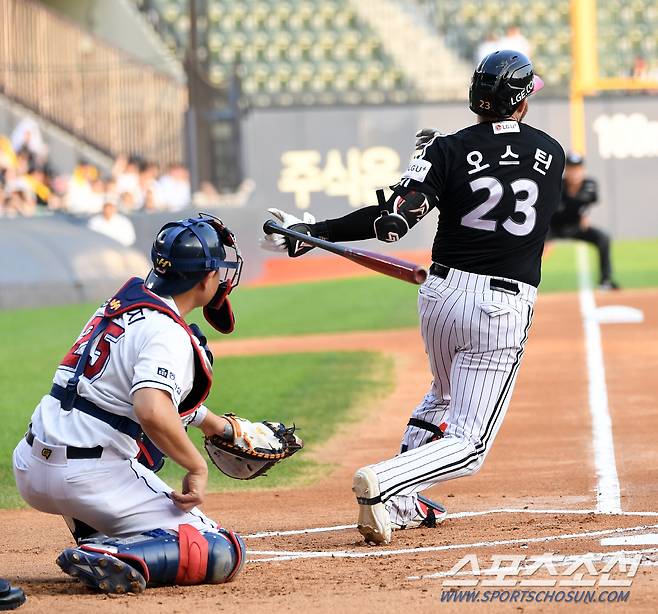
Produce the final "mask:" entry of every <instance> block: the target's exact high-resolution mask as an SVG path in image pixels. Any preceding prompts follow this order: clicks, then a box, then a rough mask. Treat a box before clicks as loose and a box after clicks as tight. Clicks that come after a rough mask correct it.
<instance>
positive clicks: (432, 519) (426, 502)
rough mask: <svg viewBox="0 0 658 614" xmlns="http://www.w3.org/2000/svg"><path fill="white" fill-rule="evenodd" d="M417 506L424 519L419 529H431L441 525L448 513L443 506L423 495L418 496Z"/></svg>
mask: <svg viewBox="0 0 658 614" xmlns="http://www.w3.org/2000/svg"><path fill="white" fill-rule="evenodd" d="M417 506H418V508H419V511H420V513H421V514H424V515H425V519H424V520H423V521H422V522H421V523H420V526H421V527H429V528H431V529H433V528H434V527H436V525H437V524H441V523H442V522H443V521H444V520H445V519H446V516H447V515H448V512H447V511H446V508H445V507H443V505H441V504H440V503H437V502H436V501H432V500H431V499H428V498H427V497H424V496H423V495H418V502H417Z"/></svg>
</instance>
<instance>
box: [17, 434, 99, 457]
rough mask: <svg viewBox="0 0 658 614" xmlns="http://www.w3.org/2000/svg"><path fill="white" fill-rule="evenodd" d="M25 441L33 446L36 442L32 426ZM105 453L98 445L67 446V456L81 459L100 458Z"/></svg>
mask: <svg viewBox="0 0 658 614" xmlns="http://www.w3.org/2000/svg"><path fill="white" fill-rule="evenodd" d="M25 441H27V445H28V446H30V447H32V445H33V444H34V433H33V432H32V426H30V428H29V429H28V431H27V433H25ZM102 455H103V446H96V447H95V448H76V447H75V446H66V458H69V459H79V458H100V457H101V456H102Z"/></svg>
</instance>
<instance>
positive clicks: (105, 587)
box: [13, 214, 303, 593]
mask: <svg viewBox="0 0 658 614" xmlns="http://www.w3.org/2000/svg"><path fill="white" fill-rule="evenodd" d="M227 250H230V251H231V254H232V256H231V258H230V259H229V258H228V257H227ZM151 259H152V261H153V269H152V270H151V272H150V273H149V275H148V277H147V278H146V281H143V280H141V279H139V278H133V279H130V280H129V281H128V282H127V283H126V284H125V285H124V286H123V287H122V288H121V289H120V290H119V291H118V292H117V293H116V294H115V295H114V296H113V297H112V298H111V299H110V300H108V301H107V302H105V303H104V304H103V305H101V307H100V308H99V309H98V310H97V311H96V312H95V313H94V314H93V316H92V317H91V319H90V320H89V322H87V324H86V325H85V326H84V328H83V330H82V332H81V334H80V336H79V337H78V339H77V340H76V342H75V343H74V344H73V347H72V348H71V350H70V351H69V352H68V354H66V356H65V357H64V358H63V360H62V362H61V364H60V365H59V367H58V368H57V370H56V372H55V377H54V379H53V386H52V388H51V390H50V392H49V394H47V395H45V396H44V397H43V399H42V400H41V402H40V403H39V405H38V406H37V408H36V409H35V411H34V413H33V414H32V420H31V423H30V425H29V428H28V431H27V434H26V435H25V437H24V439H22V440H21V441H20V442H19V444H18V445H17V447H16V449H15V450H14V455H13V462H14V475H15V478H16V484H17V485H18V489H19V491H20V493H21V496H22V497H23V498H24V499H25V501H27V503H29V504H30V505H31V506H32V507H34V508H36V509H38V510H40V511H42V512H46V513H50V514H61V515H62V516H64V518H65V520H66V521H67V524H68V526H69V528H70V530H71V532H72V533H73V537H74V538H75V540H76V543H77V547H75V548H68V549H66V550H64V552H62V553H61V554H60V555H59V557H58V558H57V564H58V565H59V566H60V567H61V568H62V570H63V571H64V572H65V573H68V574H69V575H71V576H74V577H78V578H80V580H82V581H83V582H84V583H86V584H87V585H89V586H91V587H93V588H96V589H99V590H100V591H103V592H106V593H126V592H133V593H138V592H141V591H143V590H144V589H145V587H146V586H152V585H172V584H201V583H223V582H229V581H230V580H232V579H233V578H234V577H235V576H236V574H238V573H239V572H240V570H241V569H242V567H243V565H244V561H245V554H246V552H245V546H244V542H243V541H242V539H241V538H240V537H239V536H238V535H237V534H236V533H234V532H233V531H230V530H228V529H224V528H220V527H219V526H218V525H217V523H215V522H214V521H213V520H211V519H210V518H208V517H207V516H205V515H204V514H203V513H202V512H201V511H200V510H199V508H198V506H199V505H200V504H201V503H203V500H204V493H205V489H206V482H207V479H208V466H207V463H206V460H205V459H204V458H203V456H202V455H201V453H200V452H199V451H198V450H197V448H196V447H195V446H194V444H193V443H192V441H191V440H190V439H189V438H188V436H187V433H186V428H187V427H188V426H195V427H198V428H200V429H201V431H203V433H204V435H205V441H206V449H207V451H208V453H209V454H210V457H211V459H212V460H213V462H214V463H215V464H216V465H217V467H218V468H219V469H220V470H221V471H223V472H224V473H226V474H227V475H229V476H231V477H235V478H238V479H249V478H252V477H256V476H257V475H261V474H262V473H263V472H264V471H265V470H267V469H268V468H269V467H271V466H272V465H274V464H275V463H276V462H277V461H279V460H281V459H283V458H285V457H287V456H290V455H291V454H293V453H294V452H296V451H297V450H299V449H301V447H302V445H303V444H302V442H301V440H300V439H299V438H297V437H296V435H294V428H293V429H286V428H285V427H284V426H283V425H281V424H279V423H270V422H261V423H255V424H254V423H251V422H249V421H248V420H245V419H242V418H238V417H237V416H235V415H233V414H226V415H223V416H220V415H216V414H214V413H213V412H211V411H209V410H208V409H207V408H206V407H205V406H204V405H203V401H204V400H205V399H206V397H207V396H208V393H209V391H210V387H211V384H212V354H211V353H210V351H209V350H208V348H207V345H206V339H205V338H204V337H203V336H202V334H201V331H200V329H199V328H198V327H197V326H196V325H195V324H191V325H189V326H188V325H187V324H186V322H185V319H184V318H185V317H186V316H187V315H188V314H189V313H190V312H191V311H192V310H193V309H195V308H196V307H203V313H204V316H205V318H206V320H207V321H208V322H209V323H210V325H211V326H213V327H214V328H215V329H217V330H219V331H220V332H222V333H225V334H227V333H230V332H232V331H233V328H234V316H233V311H232V309H231V304H230V302H229V298H228V295H229V294H230V292H231V291H232V290H233V289H234V288H235V287H236V286H237V285H238V282H239V279H240V273H241V268H242V258H241V256H240V251H239V249H238V246H237V243H236V241H235V237H234V235H233V234H232V233H231V232H230V231H229V230H228V228H226V226H224V224H223V223H222V222H221V220H219V219H217V218H214V217H212V216H208V215H205V214H202V215H200V216H199V218H196V219H187V220H181V221H177V222H170V223H168V224H165V226H163V228H162V229H161V230H160V232H159V233H158V235H157V237H156V239H155V242H154V243H153V248H152V250H151ZM165 456H168V457H169V458H171V459H172V460H173V461H174V462H176V463H177V464H179V465H180V466H181V467H183V468H184V469H185V471H186V474H185V476H184V478H183V481H182V487H181V489H180V491H174V490H173V489H172V488H170V487H169V486H168V485H167V484H166V483H165V482H163V481H162V480H161V479H160V478H159V477H158V476H157V475H156V473H155V472H156V471H157V470H158V469H159V468H160V467H161V466H162V464H163V463H164V457H165Z"/></svg>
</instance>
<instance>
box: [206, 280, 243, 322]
mask: <svg viewBox="0 0 658 614" xmlns="http://www.w3.org/2000/svg"><path fill="white" fill-rule="evenodd" d="M232 289H233V288H232V285H231V280H230V279H227V280H226V281H223V282H222V283H221V284H219V288H217V292H216V293H215V296H213V297H212V299H211V300H210V302H209V303H208V304H207V305H206V306H205V307H204V308H203V317H204V318H205V319H206V321H207V322H208V324H210V326H212V327H213V328H214V329H215V330H217V331H219V332H220V333H223V334H224V335H228V334H229V333H232V332H233V330H234V328H235V314H234V313H233V308H232V307H231V303H230V301H229V299H228V295H229V294H230V293H231V290H232Z"/></svg>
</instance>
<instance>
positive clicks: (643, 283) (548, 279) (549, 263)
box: [540, 239, 658, 292]
mask: <svg viewBox="0 0 658 614" xmlns="http://www.w3.org/2000/svg"><path fill="white" fill-rule="evenodd" d="M577 245H578V242H577V241H559V242H556V243H555V248H554V249H553V250H552V251H551V252H550V253H549V255H548V256H547V257H545V258H544V264H543V267H542V271H543V273H542V282H541V286H540V291H541V292H556V291H569V290H577V289H578V275H577V272H576V265H575V262H576V246H577ZM588 252H589V261H590V271H591V277H592V283H593V284H594V286H596V284H597V283H598V281H599V262H598V256H597V252H596V250H595V249H594V248H593V247H588ZM612 266H613V275H614V277H615V279H616V280H617V281H618V282H619V283H620V285H621V287H622V288H628V289H631V288H658V240H655V239H648V240H643V241H613V243H612Z"/></svg>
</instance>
